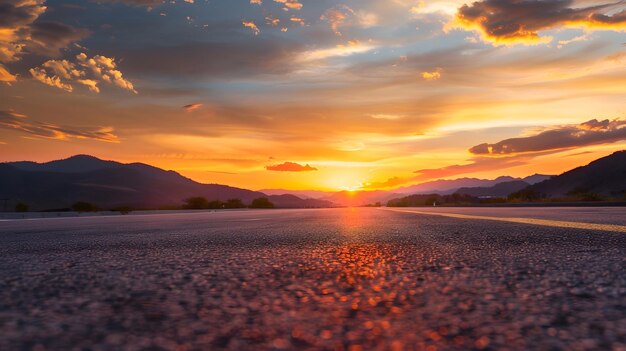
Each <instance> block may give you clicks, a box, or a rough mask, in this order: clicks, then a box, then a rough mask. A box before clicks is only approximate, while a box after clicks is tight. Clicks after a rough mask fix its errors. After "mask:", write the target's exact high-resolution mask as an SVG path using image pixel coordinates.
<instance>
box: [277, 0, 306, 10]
mask: <svg viewBox="0 0 626 351" xmlns="http://www.w3.org/2000/svg"><path fill="white" fill-rule="evenodd" d="M274 2H277V3H279V4H283V6H284V7H283V9H284V10H285V11H288V10H300V9H301V8H302V4H301V3H300V2H298V0H274Z"/></svg>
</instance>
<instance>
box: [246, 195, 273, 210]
mask: <svg viewBox="0 0 626 351" xmlns="http://www.w3.org/2000/svg"><path fill="white" fill-rule="evenodd" d="M250 208H274V204H273V203H271V202H270V200H269V199H268V198H266V197H260V198H258V199H254V200H252V204H250Z"/></svg>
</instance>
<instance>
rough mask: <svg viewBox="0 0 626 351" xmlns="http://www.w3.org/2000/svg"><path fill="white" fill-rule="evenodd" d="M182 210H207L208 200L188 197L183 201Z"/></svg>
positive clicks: (200, 197) (199, 197)
mask: <svg viewBox="0 0 626 351" xmlns="http://www.w3.org/2000/svg"><path fill="white" fill-rule="evenodd" d="M183 208H184V209H186V210H202V209H206V208H209V200H207V199H206V198H204V197H202V196H195V197H190V198H188V199H186V200H185V204H184V205H183Z"/></svg>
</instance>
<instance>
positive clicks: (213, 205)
mask: <svg viewBox="0 0 626 351" xmlns="http://www.w3.org/2000/svg"><path fill="white" fill-rule="evenodd" d="M248 207H249V208H274V207H275V206H274V204H273V203H272V202H271V201H270V200H269V199H268V198H266V197H260V198H258V199H254V200H253V201H252V203H250V205H249V206H248V205H246V204H245V203H243V201H241V199H229V200H227V201H219V200H212V201H209V200H207V199H206V198H205V197H202V196H194V197H190V198H188V199H185V201H184V204H183V206H182V209H185V210H215V209H237V208H248Z"/></svg>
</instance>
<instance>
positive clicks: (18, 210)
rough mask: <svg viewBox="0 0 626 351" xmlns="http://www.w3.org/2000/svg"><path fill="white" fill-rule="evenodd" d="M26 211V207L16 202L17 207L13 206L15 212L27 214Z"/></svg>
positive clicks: (27, 208)
mask: <svg viewBox="0 0 626 351" xmlns="http://www.w3.org/2000/svg"><path fill="white" fill-rule="evenodd" d="M28 210H29V207H28V205H27V204H25V203H23V202H18V203H17V205H15V212H28Z"/></svg>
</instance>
